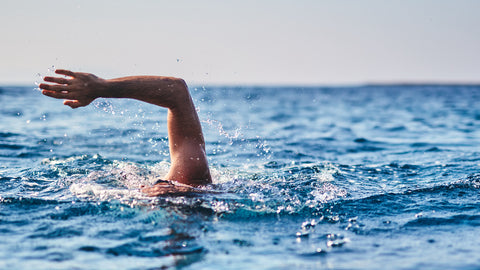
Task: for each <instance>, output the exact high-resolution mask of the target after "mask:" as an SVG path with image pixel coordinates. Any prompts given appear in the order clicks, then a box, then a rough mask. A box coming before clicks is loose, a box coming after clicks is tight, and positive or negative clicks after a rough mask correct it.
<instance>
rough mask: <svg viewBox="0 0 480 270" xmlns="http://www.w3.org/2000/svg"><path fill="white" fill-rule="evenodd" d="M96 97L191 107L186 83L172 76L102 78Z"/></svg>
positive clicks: (173, 106) (168, 106)
mask: <svg viewBox="0 0 480 270" xmlns="http://www.w3.org/2000/svg"><path fill="white" fill-rule="evenodd" d="M98 97H103V98H132V99H137V100H140V101H144V102H148V103H151V104H154V105H158V106H162V107H166V108H169V109H175V107H178V106H182V107H183V109H182V111H185V109H187V108H186V105H189V106H187V107H190V106H192V107H193V103H192V102H191V99H190V94H189V93H188V88H187V85H186V84H185V82H184V81H183V80H182V79H178V78H173V77H162V76H132V77H123V78H117V79H109V80H103V82H102V84H101V86H100V89H98ZM189 103H191V104H189Z"/></svg>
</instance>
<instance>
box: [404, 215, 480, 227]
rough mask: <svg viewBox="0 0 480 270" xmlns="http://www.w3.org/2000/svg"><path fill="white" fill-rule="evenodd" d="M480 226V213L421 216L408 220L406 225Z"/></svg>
mask: <svg viewBox="0 0 480 270" xmlns="http://www.w3.org/2000/svg"><path fill="white" fill-rule="evenodd" d="M454 225H469V226H480V215H452V216H449V217H419V218H417V219H416V220H412V221H409V222H407V223H406V224H405V225H404V227H421V226H454Z"/></svg>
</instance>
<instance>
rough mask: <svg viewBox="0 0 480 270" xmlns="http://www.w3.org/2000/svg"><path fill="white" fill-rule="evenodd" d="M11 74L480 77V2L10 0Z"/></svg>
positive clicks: (263, 80)
mask: <svg viewBox="0 0 480 270" xmlns="http://www.w3.org/2000/svg"><path fill="white" fill-rule="evenodd" d="M0 10H1V16H0V24H1V25H2V26H1V28H0V37H1V41H0V59H1V61H0V85H6V84H26V85H29V84H33V83H34V82H35V81H36V80H38V76H37V74H38V73H40V74H41V75H45V74H47V69H48V68H49V67H51V66H55V67H56V68H68V69H73V70H78V71H85V72H93V73H95V74H97V75H99V76H101V77H105V78H112V77H119V76H126V75H138V74H154V75H171V76H179V77H182V78H184V79H186V80H187V81H188V82H191V83H196V84H205V85H208V84H274V85H281V84H301V85H312V84H314V85H338V84H362V83H372V82H380V83H382V82H384V83H388V82H439V83H480V53H479V48H480V16H479V12H480V1H476V0H455V1H453V0H451V1H445V0H429V1H426V0H388V1H386V0H366V1H361V0H358V1H347V0H336V1H320V0H317V1H315V0H296V1H294V0H291V1H286V0H255V1H253V0H243V1H226V0H224V1H221V0H215V1H213V0H207V1H186V0H185V1H182V0H179V1H159V0H158V1H157V0H140V1H132V0H130V1H127V0H116V1H113V0H111V1H107V0H105V1H102V0H43V1H34V0H24V1H18V0H2V1H1V2H0Z"/></svg>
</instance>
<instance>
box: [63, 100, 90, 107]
mask: <svg viewBox="0 0 480 270" xmlns="http://www.w3.org/2000/svg"><path fill="white" fill-rule="evenodd" d="M63 105H67V106H70V108H72V109H76V108H78V107H83V106H85V105H84V104H82V103H81V102H80V101H78V100H65V101H64V102H63Z"/></svg>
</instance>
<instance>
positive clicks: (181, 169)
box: [40, 69, 211, 186]
mask: <svg viewBox="0 0 480 270" xmlns="http://www.w3.org/2000/svg"><path fill="white" fill-rule="evenodd" d="M55 72H56V73H57V74H61V75H66V76H67V78H61V77H45V78H44V80H45V81H46V82H50V83H52V84H47V83H42V84H40V88H41V89H42V94H44V95H46V96H49V97H52V98H57V99H65V101H64V104H65V105H68V106H70V107H72V108H78V107H82V106H87V105H88V104H90V103H91V102H92V101H93V100H95V99H96V98H99V97H102V98H132V99H137V100H141V101H144V102H148V103H151V104H154V105H158V106H162V107H165V108H167V109H168V120H167V125H168V137H169V147H170V158H171V167H170V170H169V172H168V174H167V175H166V176H165V178H166V180H173V181H177V182H180V183H183V184H187V185H192V186H199V185H206V184H209V183H211V176H210V170H209V168H208V162H207V157H206V153H205V140H204V138H203V133H202V127H201V125H200V121H199V119H198V115H197V112H196V110H195V106H194V104H193V101H192V98H191V97H190V94H189V92H188V87H187V85H186V84H185V82H184V81H183V80H182V79H178V78H172V77H162V76H132V77H124V78H117V79H110V80H105V79H102V78H99V77H97V76H95V75H93V74H89V73H81V72H72V71H69V70H62V69H58V70H56V71H55Z"/></svg>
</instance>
